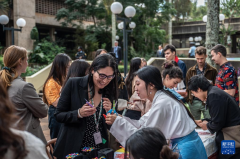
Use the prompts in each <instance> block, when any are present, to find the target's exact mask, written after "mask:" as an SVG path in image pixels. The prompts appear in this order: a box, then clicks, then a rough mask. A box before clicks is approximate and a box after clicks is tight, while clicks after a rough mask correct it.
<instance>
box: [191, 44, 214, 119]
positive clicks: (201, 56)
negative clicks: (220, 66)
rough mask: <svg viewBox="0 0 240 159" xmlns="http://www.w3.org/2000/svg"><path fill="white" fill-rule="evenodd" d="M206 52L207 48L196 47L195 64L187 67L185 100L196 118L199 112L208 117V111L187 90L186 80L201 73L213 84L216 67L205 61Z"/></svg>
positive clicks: (198, 117)
mask: <svg viewBox="0 0 240 159" xmlns="http://www.w3.org/2000/svg"><path fill="white" fill-rule="evenodd" d="M206 53H207V49H206V48H205V47H203V46H199V47H197V48H196V50H195V58H196V60H197V64H196V65H195V66H193V67H191V68H189V70H188V71H187V75H186V88H187V92H188V96H187V101H188V102H189V106H190V110H191V113H192V115H193V117H194V118H195V119H196V120H199V119H200V118H201V113H203V115H204V118H210V116H209V111H208V110H206V109H205V104H204V103H203V102H202V101H201V100H200V99H198V98H196V97H193V96H192V93H191V91H190V90H188V81H189V80H190V78H191V77H193V76H195V75H203V76H205V77H206V78H207V79H208V80H209V82H210V83H211V84H212V85H215V79H216V76H217V70H216V68H214V67H212V66H210V65H209V64H207V63H206V58H207V55H206Z"/></svg>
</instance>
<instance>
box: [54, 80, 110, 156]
mask: <svg viewBox="0 0 240 159" xmlns="http://www.w3.org/2000/svg"><path fill="white" fill-rule="evenodd" d="M103 96H104V95H103ZM85 99H88V76H85V77H74V78H70V79H69V80H68V81H67V84H66V85H65V87H64V88H63V90H62V93H61V96H60V99H59V102H58V105H57V109H56V112H55V118H56V120H57V121H58V122H60V123H62V124H61V129H60V131H59V133H58V137H57V143H56V145H55V147H54V153H53V155H54V156H56V157H57V158H58V159H65V157H66V156H67V155H68V154H70V153H76V152H80V149H81V145H82V140H83V137H84V133H85V130H86V126H87V125H86V118H78V109H79V108H81V107H82V106H83V105H84V104H85V103H86V101H85ZM102 113H103V114H106V111H105V109H103V111H102ZM101 120H103V132H104V133H103V134H102V138H104V139H106V140H107V139H108V134H107V124H106V122H105V119H104V117H102V118H101ZM107 145H108V142H106V143H105V144H101V147H102V148H106V147H107Z"/></svg>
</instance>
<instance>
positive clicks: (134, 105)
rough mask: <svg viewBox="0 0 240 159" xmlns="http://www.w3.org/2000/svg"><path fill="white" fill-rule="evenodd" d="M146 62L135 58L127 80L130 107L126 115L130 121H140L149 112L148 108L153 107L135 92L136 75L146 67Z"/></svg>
mask: <svg viewBox="0 0 240 159" xmlns="http://www.w3.org/2000/svg"><path fill="white" fill-rule="evenodd" d="M143 63H144V61H143V59H142V58H139V57H135V58H133V59H132V60H131V63H130V70H129V73H128V75H127V78H126V86H127V92H128V98H129V105H130V106H129V107H128V109H127V112H126V114H125V116H126V117H129V118H130V119H135V120H138V119H139V118H140V117H141V116H142V115H143V114H145V113H146V112H147V111H148V107H150V106H151V103H150V102H149V101H148V100H147V101H146V100H145V99H140V98H139V97H138V96H137V94H136V92H135V90H134V87H135V82H134V76H135V75H134V73H135V72H137V71H138V70H139V69H140V68H141V67H144V66H145V64H143Z"/></svg>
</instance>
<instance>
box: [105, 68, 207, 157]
mask: <svg viewBox="0 0 240 159" xmlns="http://www.w3.org/2000/svg"><path fill="white" fill-rule="evenodd" d="M135 78H136V80H135V91H136V92H137V94H138V96H139V97H140V98H141V99H146V98H147V99H149V100H150V101H151V102H152V107H151V109H150V110H149V111H148V112H147V113H146V114H145V115H143V116H142V117H141V118H140V119H139V120H138V121H136V120H130V119H129V118H122V117H119V116H116V115H115V114H108V115H107V118H106V122H107V124H109V125H112V126H111V129H110V133H111V134H113V136H114V137H116V139H117V140H118V141H119V142H120V143H121V144H122V145H123V146H125V142H126V140H127V139H128V137H130V136H131V135H132V134H133V133H134V132H136V131H138V130H139V129H141V128H144V127H156V128H158V129H160V130H161V131H162V132H163V134H164V136H165V137H166V139H167V140H170V141H171V143H172V146H173V147H175V150H176V151H179V154H180V157H181V158H183V159H206V158H207V154H206V150H205V148H204V145H203V143H202V141H201V139H200V137H199V136H198V134H197V132H196V131H195V128H196V123H195V120H194V118H193V116H192V114H191V113H190V111H189V110H188V108H187V107H186V106H185V105H184V104H183V103H182V101H181V100H180V99H179V98H178V96H176V94H175V93H173V92H172V91H171V90H170V89H167V88H166V89H165V88H164V87H163V84H162V77H161V74H160V71H159V70H158V69H157V68H156V67H154V66H146V67H143V68H142V69H140V70H139V71H138V72H136V77H135ZM123 134H124V135H123Z"/></svg>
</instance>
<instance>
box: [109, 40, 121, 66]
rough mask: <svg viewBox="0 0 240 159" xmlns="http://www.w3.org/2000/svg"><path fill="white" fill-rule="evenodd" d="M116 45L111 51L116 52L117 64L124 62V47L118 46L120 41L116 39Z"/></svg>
mask: <svg viewBox="0 0 240 159" xmlns="http://www.w3.org/2000/svg"><path fill="white" fill-rule="evenodd" d="M114 45H115V46H114V47H113V48H112V51H111V52H114V53H115V57H116V62H117V64H119V63H122V48H121V47H120V46H118V41H115V43H114Z"/></svg>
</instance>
